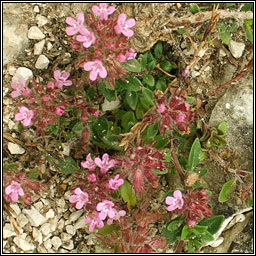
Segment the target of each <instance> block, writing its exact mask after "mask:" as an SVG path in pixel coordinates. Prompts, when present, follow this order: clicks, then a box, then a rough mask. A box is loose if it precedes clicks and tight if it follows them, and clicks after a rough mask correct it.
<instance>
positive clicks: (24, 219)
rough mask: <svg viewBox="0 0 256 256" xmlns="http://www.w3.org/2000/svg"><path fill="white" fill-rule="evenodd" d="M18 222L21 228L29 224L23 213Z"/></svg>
mask: <svg viewBox="0 0 256 256" xmlns="http://www.w3.org/2000/svg"><path fill="white" fill-rule="evenodd" d="M16 221H17V224H18V226H19V227H21V228H22V227H24V226H25V225H26V224H27V223H28V219H27V217H26V216H25V215H24V214H23V213H21V214H19V216H18V217H17V219H16Z"/></svg>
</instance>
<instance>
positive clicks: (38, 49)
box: [34, 39, 45, 55]
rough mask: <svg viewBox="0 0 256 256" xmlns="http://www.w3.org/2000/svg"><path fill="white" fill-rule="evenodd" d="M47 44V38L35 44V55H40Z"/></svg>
mask: <svg viewBox="0 0 256 256" xmlns="http://www.w3.org/2000/svg"><path fill="white" fill-rule="evenodd" d="M44 45H45V39H44V40H42V41H40V42H38V43H36V44H35V45H34V55H40V54H41V53H42V51H43V48H44Z"/></svg>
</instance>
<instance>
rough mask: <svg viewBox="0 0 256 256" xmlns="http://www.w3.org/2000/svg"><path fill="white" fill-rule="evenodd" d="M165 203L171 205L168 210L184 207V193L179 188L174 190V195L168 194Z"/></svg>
mask: <svg viewBox="0 0 256 256" xmlns="http://www.w3.org/2000/svg"><path fill="white" fill-rule="evenodd" d="M165 203H166V204H168V205H169V207H168V208H167V211H169V212H171V211H174V210H175V209H176V208H178V209H182V207H183V204H184V200H183V198H182V193H181V192H180V191H179V190H176V191H174V192H173V197H172V196H167V197H166V199H165Z"/></svg>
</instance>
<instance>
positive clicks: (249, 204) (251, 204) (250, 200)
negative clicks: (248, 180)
mask: <svg viewBox="0 0 256 256" xmlns="http://www.w3.org/2000/svg"><path fill="white" fill-rule="evenodd" d="M247 206H248V207H252V206H253V199H252V196H251V195H250V196H249V197H248V201H247Z"/></svg>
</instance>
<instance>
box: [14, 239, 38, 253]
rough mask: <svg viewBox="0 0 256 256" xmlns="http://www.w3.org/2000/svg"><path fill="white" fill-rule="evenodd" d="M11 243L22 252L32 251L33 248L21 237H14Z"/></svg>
mask: <svg viewBox="0 0 256 256" xmlns="http://www.w3.org/2000/svg"><path fill="white" fill-rule="evenodd" d="M13 242H14V243H15V244H16V245H17V246H18V247H19V248H20V249H22V250H23V251H30V250H34V249H35V246H34V245H33V244H31V243H29V242H27V241H26V240H25V239H23V238H21V237H14V239H13Z"/></svg>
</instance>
